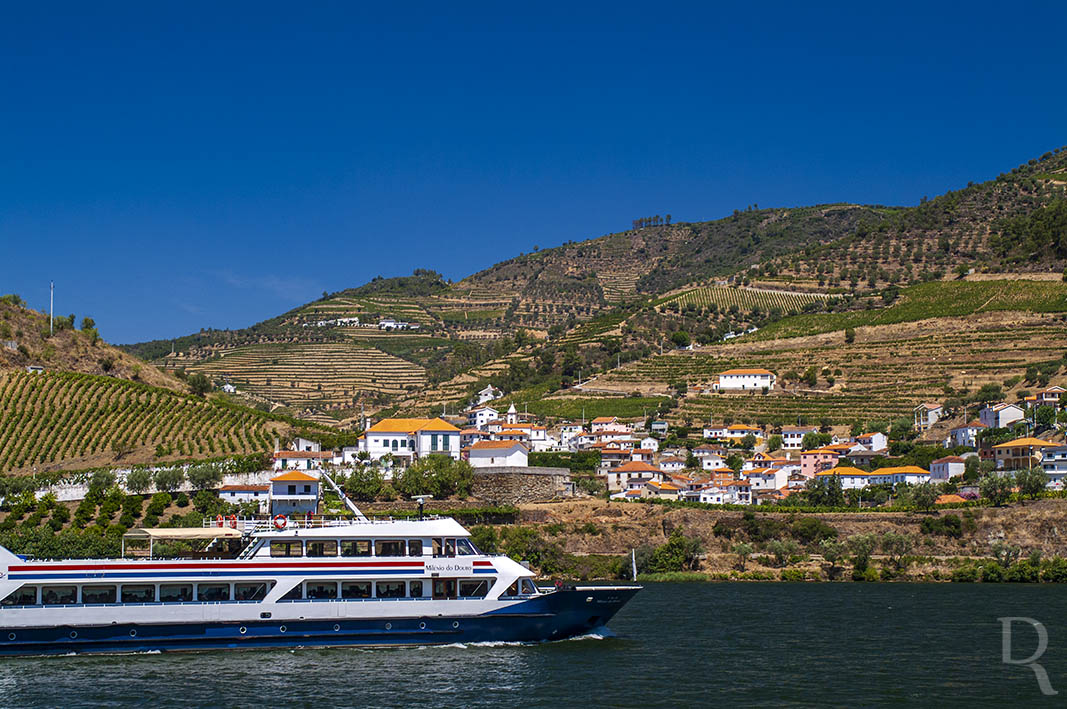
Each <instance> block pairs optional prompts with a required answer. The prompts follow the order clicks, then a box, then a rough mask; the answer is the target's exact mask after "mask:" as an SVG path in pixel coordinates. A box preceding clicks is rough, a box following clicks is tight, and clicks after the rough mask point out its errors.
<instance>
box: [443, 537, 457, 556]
mask: <svg viewBox="0 0 1067 709" xmlns="http://www.w3.org/2000/svg"><path fill="white" fill-rule="evenodd" d="M455 555H456V540H455V539H446V540H445V556H455Z"/></svg>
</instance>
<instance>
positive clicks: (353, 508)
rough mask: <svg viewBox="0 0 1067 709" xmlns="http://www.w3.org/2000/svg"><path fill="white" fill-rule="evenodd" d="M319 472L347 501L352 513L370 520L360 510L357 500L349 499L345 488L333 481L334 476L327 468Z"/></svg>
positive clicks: (346, 505) (360, 518)
mask: <svg viewBox="0 0 1067 709" xmlns="http://www.w3.org/2000/svg"><path fill="white" fill-rule="evenodd" d="M319 474H320V475H322V479H323V480H325V481H326V482H327V483H329V485H330V487H332V488H333V491H334V492H336V493H337V495H338V496H339V497H340V498H341V499H342V500H344V501H345V507H347V508H348V509H349V510H350V511H351V512H352V514H354V515H355V516H356V517H358V518H359V520H360V521H361V522H367V521H368V520H367V516H366V515H365V514H363V513H362V512H360V511H359V508H358V507H356V503H355V502H352V500H350V499H348V495H346V494H345V493H344V490H342V489H341V488H340V487H338V486H337V483H335V482H334V481H333V478H331V477H330V476H329V475H327V474H326V471H325V470H320V471H319Z"/></svg>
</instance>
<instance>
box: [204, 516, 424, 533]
mask: <svg viewBox="0 0 1067 709" xmlns="http://www.w3.org/2000/svg"><path fill="white" fill-rule="evenodd" d="M414 519H416V518H412V517H376V518H373V519H358V518H356V517H344V516H328V515H294V516H292V517H285V518H284V519H282V518H281V516H278V517H265V516H259V515H257V516H251V517H237V516H234V515H231V516H229V517H221V518H220V517H215V518H205V519H204V521H203V523H202V525H203V527H204V528H206V529H210V528H220V527H228V528H230V529H236V530H238V531H240V532H242V533H244V534H255V533H257V532H279V531H285V530H287V529H321V528H323V527H350V526H353V525H360V526H362V525H375V524H390V523H392V522H409V521H412V520H414ZM421 519H423V520H439V519H445V518H444V517H440V516H438V515H423V516H422V517H421Z"/></svg>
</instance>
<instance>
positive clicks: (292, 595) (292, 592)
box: [280, 583, 304, 601]
mask: <svg viewBox="0 0 1067 709" xmlns="http://www.w3.org/2000/svg"><path fill="white" fill-rule="evenodd" d="M303 597H304V584H302V583H298V584H297V585H295V586H293V587H292V588H290V589H289V590H288V591H286V592H285V595H284V596H282V597H281V599H280V600H283V601H299V600H300V599H301V598H303Z"/></svg>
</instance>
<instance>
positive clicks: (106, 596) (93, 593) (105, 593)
mask: <svg viewBox="0 0 1067 709" xmlns="http://www.w3.org/2000/svg"><path fill="white" fill-rule="evenodd" d="M114 602H115V587H114V586H82V603H114Z"/></svg>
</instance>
